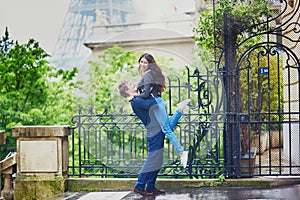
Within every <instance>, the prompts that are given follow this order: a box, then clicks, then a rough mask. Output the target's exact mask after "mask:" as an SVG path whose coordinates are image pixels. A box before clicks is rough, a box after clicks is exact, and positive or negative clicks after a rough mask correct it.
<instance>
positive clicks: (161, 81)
mask: <svg viewBox="0 0 300 200" xmlns="http://www.w3.org/2000/svg"><path fill="white" fill-rule="evenodd" d="M142 58H145V59H146V60H147V61H148V69H149V70H150V71H151V73H152V76H153V79H154V83H155V84H156V85H157V87H158V91H159V92H163V91H165V89H166V87H167V86H166V81H165V76H164V75H163V73H162V71H161V69H160V67H159V66H158V65H157V63H156V61H155V59H154V57H153V56H152V55H151V54H149V53H144V54H142V55H141V57H140V58H139V60H138V61H139V63H140V61H141V59H142ZM139 72H140V73H141V71H140V66H139Z"/></svg>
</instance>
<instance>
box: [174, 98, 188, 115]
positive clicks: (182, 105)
mask: <svg viewBox="0 0 300 200" xmlns="http://www.w3.org/2000/svg"><path fill="white" fill-rule="evenodd" d="M190 101H191V100H190V99H186V100H184V101H182V102H180V103H179V104H177V109H178V110H180V111H181V112H182V111H183V110H184V109H186V108H188V107H189V106H188V104H189V103H190Z"/></svg>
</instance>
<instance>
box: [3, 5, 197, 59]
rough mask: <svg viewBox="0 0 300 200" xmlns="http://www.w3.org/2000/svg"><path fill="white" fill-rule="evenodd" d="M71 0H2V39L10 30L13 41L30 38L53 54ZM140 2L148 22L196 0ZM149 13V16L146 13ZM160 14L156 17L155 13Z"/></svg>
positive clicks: (186, 6) (178, 9) (187, 9)
mask: <svg viewBox="0 0 300 200" xmlns="http://www.w3.org/2000/svg"><path fill="white" fill-rule="evenodd" d="M70 1H71V0H0V36H3V35H4V32H5V27H6V26H7V27H8V30H9V33H10V38H11V39H13V40H18V41H19V43H21V44H23V43H27V42H28V40H29V39H30V38H34V39H35V40H36V41H38V42H40V45H41V47H42V48H43V49H45V50H46V51H47V52H48V53H50V54H52V52H53V49H54V47H55V44H56V41H57V39H58V37H59V33H60V30H61V28H62V26H63V23H64V19H65V16H66V14H67V10H68V7H69V3H70ZM133 2H134V3H133V4H134V5H135V4H136V3H137V2H138V6H139V7H141V10H142V11H143V12H141V13H139V11H141V10H140V9H137V14H141V15H142V16H139V17H144V18H145V19H146V18H147V17H148V18H152V19H154V18H155V16H163V15H167V13H170V12H174V9H176V10H177V12H184V11H189V10H190V8H191V5H192V4H193V2H194V0H152V1H150V0H133ZM145 9H146V10H149V11H151V12H149V13H148V14H146V13H145V12H144V11H145ZM154 11H155V12H156V14H155V13H154Z"/></svg>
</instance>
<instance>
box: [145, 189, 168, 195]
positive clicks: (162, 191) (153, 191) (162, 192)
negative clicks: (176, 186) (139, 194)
mask: <svg viewBox="0 0 300 200" xmlns="http://www.w3.org/2000/svg"><path fill="white" fill-rule="evenodd" d="M146 191H147V192H150V193H153V194H165V193H166V190H159V189H156V188H155V189H154V190H146Z"/></svg>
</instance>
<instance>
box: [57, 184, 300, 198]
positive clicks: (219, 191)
mask: <svg viewBox="0 0 300 200" xmlns="http://www.w3.org/2000/svg"><path fill="white" fill-rule="evenodd" d="M52 199H55V200H139V199H141V200H142V199H143V200H198V199H201V200H206V199H208V200H210V199H213V200H215V199H217V200H232V199H233V200H235V199H236V200H242V199H272V200H274V199H283V200H299V199H300V185H292V186H287V187H285V186H280V187H274V188H265V189H261V188H244V187H226V188H212V187H206V188H189V189H181V190H178V189H170V190H167V193H166V194H164V195H157V196H150V197H143V196H141V195H138V194H135V193H133V192H132V191H115V192H114V191H107V192H105V191H102V192H81V193H72V194H67V193H66V194H64V195H61V196H56V197H53V198H51V200H52Z"/></svg>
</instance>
